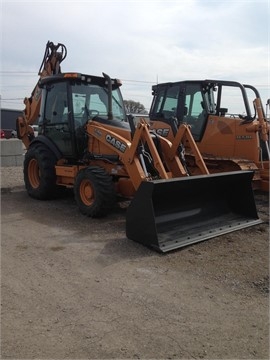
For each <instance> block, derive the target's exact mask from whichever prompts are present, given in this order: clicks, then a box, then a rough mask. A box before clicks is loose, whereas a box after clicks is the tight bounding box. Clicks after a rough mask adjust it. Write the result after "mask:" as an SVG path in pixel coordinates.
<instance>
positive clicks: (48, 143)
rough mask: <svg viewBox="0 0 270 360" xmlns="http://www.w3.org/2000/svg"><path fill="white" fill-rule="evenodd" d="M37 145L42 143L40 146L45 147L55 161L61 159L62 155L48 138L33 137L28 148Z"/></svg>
mask: <svg viewBox="0 0 270 360" xmlns="http://www.w3.org/2000/svg"><path fill="white" fill-rule="evenodd" d="M38 143H42V144H44V145H46V146H47V147H48V148H49V149H50V150H51V151H52V152H53V153H54V155H55V156H56V159H57V160H60V159H62V158H63V155H62V153H61V151H60V150H59V149H58V147H57V146H56V145H55V144H54V143H53V142H52V141H51V140H50V139H49V138H47V137H46V136H44V135H38V136H37V137H35V138H34V139H33V140H32V141H31V143H30V146H29V148H30V147H31V146H33V144H38Z"/></svg>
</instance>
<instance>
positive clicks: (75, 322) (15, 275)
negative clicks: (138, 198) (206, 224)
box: [1, 169, 269, 359]
mask: <svg viewBox="0 0 270 360" xmlns="http://www.w3.org/2000/svg"><path fill="white" fill-rule="evenodd" d="M19 170H22V169H12V170H10V169H9V170H7V169H4V172H5V174H4V175H3V172H2V174H1V176H2V177H3V178H2V185H3V188H5V189H6V190H5V191H4V192H3V193H2V197H1V225H2V226H1V300H2V304H1V305H2V311H1V316H2V319H1V320H2V321H1V355H2V359H36V358H38V359H111V358H114V359H199V358H206V359H268V358H269V325H268V324H269V306H268V304H269V223H268V219H269V206H268V196H267V195H266V194H261V193H257V194H256V203H257V208H258V213H259V216H260V218H261V219H262V220H264V223H263V224H260V225H257V226H254V227H251V228H247V229H243V230H241V231H236V232H233V233H230V234H226V235H223V236H220V237H217V238H214V239H211V240H208V241H205V242H201V243H198V244H196V245H193V246H189V247H186V248H183V249H181V250H177V251H173V252H171V253H168V254H166V255H161V254H158V253H156V252H154V251H152V250H150V249H148V248H146V247H144V246H141V245H139V244H137V243H134V242H132V241H130V240H128V239H127V238H126V236H125V212H126V210H125V209H124V208H123V209H121V208H118V209H116V210H115V211H114V212H113V213H112V214H111V215H110V216H109V217H107V218H106V219H88V218H85V217H84V216H82V215H81V214H80V213H79V212H78V209H77V206H76V204H75V201H74V198H73V196H72V195H69V196H67V197H65V198H62V199H58V200H55V201H37V200H33V199H31V198H29V197H28V196H27V194H26V192H25V190H24V188H23V182H22V181H23V180H22V171H20V173H19V175H17V177H16V174H17V173H18V171H19ZM2 171H3V170H2ZM11 174H12V176H13V177H10V176H11ZM5 175H6V177H5ZM4 178H5V179H4ZM13 180H14V181H13Z"/></svg>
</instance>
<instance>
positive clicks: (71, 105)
mask: <svg viewBox="0 0 270 360" xmlns="http://www.w3.org/2000/svg"><path fill="white" fill-rule="evenodd" d="M111 82H112V84H111V89H110V88H108V82H107V80H106V78H102V77H96V76H88V75H83V74H78V73H68V74H65V73H63V74H59V75H54V76H50V77H47V78H44V79H42V80H41V82H40V87H41V88H42V92H43V93H42V102H41V112H40V117H39V122H38V124H39V134H42V135H45V136H46V137H47V138H49V139H51V140H52V142H53V143H54V144H56V145H57V147H58V149H59V150H60V152H61V153H62V155H63V156H64V157H66V158H71V159H78V158H80V156H81V155H82V153H83V151H84V150H85V148H86V144H87V135H86V133H85V129H84V125H85V124H86V123H87V121H89V120H93V119H94V120H96V121H101V122H102V121H104V122H106V121H109V122H112V123H114V124H119V126H121V124H123V122H124V121H125V120H126V114H125V108H124V104H123V99H122V95H121V92H120V89H119V87H120V85H121V83H120V82H119V80H116V79H114V80H111Z"/></svg>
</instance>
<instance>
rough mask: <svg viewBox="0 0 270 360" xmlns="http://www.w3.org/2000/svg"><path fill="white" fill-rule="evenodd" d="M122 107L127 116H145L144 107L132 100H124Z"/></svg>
mask: <svg viewBox="0 0 270 360" xmlns="http://www.w3.org/2000/svg"><path fill="white" fill-rule="evenodd" d="M124 105H125V108H126V112H127V114H147V111H146V109H145V107H144V105H143V104H141V103H139V102H136V101H133V100H124Z"/></svg>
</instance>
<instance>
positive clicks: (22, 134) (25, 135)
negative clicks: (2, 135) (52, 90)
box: [16, 41, 67, 148]
mask: <svg viewBox="0 0 270 360" xmlns="http://www.w3.org/2000/svg"><path fill="white" fill-rule="evenodd" d="M66 56H67V49H66V47H65V45H63V44H57V45H54V44H53V43H52V42H50V41H48V42H47V44H46V48H45V53H44V56H43V60H42V63H41V65H40V69H39V72H38V75H39V76H40V77H39V80H41V79H42V78H44V77H46V76H49V75H55V74H59V73H61V68H60V64H61V62H62V61H63V60H64V59H65V58H66ZM24 104H25V109H24V111H23V116H19V117H18V118H17V124H16V126H17V136H18V138H19V139H22V141H23V143H24V145H25V146H26V148H28V147H29V144H30V142H31V140H32V139H33V137H34V132H33V129H32V127H31V126H29V125H32V124H34V123H35V121H36V119H37V117H38V115H39V110H40V104H41V89H40V87H39V81H38V82H37V84H36V86H35V88H34V90H33V91H32V94H31V96H30V97H29V98H25V99H24Z"/></svg>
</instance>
